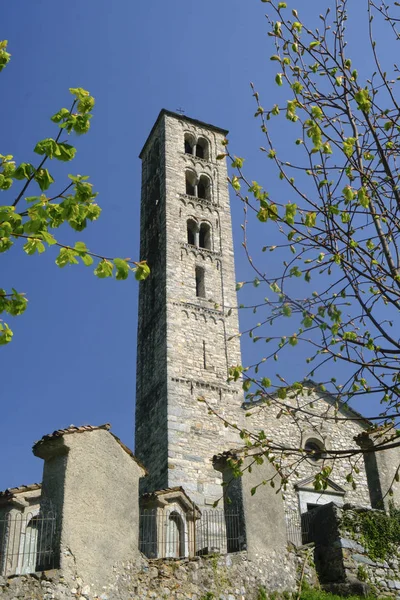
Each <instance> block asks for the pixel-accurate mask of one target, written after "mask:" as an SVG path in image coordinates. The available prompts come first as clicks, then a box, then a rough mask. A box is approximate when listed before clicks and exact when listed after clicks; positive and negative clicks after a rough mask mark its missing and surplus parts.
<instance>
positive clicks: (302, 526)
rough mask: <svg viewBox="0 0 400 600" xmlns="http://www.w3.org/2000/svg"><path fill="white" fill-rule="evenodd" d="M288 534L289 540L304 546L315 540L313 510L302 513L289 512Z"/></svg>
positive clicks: (287, 517)
mask: <svg viewBox="0 0 400 600" xmlns="http://www.w3.org/2000/svg"><path fill="white" fill-rule="evenodd" d="M285 517H286V534H287V539H288V541H289V542H292V544H294V545H295V546H302V545H303V544H309V543H310V542H312V541H313V537H314V536H313V525H312V522H313V511H312V510H310V511H308V512H305V513H302V514H300V513H299V512H297V511H291V512H287V513H286V515H285Z"/></svg>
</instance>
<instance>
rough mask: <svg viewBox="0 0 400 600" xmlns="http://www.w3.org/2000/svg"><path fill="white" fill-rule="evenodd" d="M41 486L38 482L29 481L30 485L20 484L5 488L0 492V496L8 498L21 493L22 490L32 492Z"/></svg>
mask: <svg viewBox="0 0 400 600" xmlns="http://www.w3.org/2000/svg"><path fill="white" fill-rule="evenodd" d="M41 488H42V486H41V484H40V483H31V484H30V485H20V486H18V487H14V488H7V489H6V490H4V492H0V498H10V497H11V496H14V495H15V494H22V493H23V492H25V493H26V492H34V491H35V490H40V489H41Z"/></svg>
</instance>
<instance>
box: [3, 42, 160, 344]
mask: <svg viewBox="0 0 400 600" xmlns="http://www.w3.org/2000/svg"><path fill="white" fill-rule="evenodd" d="M10 56H11V55H10V54H9V53H8V52H7V41H2V42H0V71H2V70H3V69H4V67H6V65H7V64H8V62H9V60H10ZM70 92H71V94H72V96H73V98H74V99H73V102H72V105H71V107H70V108H69V109H68V108H62V109H61V110H59V111H58V112H57V113H55V114H54V115H53V116H52V117H51V120H52V122H53V123H54V124H56V125H58V128H59V132H58V134H57V136H56V138H55V139H53V138H46V139H43V140H41V141H39V142H38V143H37V144H36V146H35V149H34V152H35V153H36V154H38V155H39V156H40V157H42V158H40V159H39V164H38V165H37V166H34V165H32V164H30V163H26V162H21V163H19V164H18V165H17V164H16V162H15V161H14V160H13V156H11V155H7V154H5V155H3V154H0V191H2V192H8V194H7V196H6V198H7V200H8V203H7V201H6V204H4V205H3V206H0V252H8V251H10V249H11V248H12V247H14V245H15V242H16V241H18V240H24V244H23V250H24V251H25V252H26V253H27V254H28V255H33V254H35V253H36V252H37V253H39V254H41V253H42V252H44V251H45V250H46V247H49V246H56V247H58V248H59V252H58V256H57V258H56V261H55V262H56V264H57V265H58V266H59V267H60V268H63V267H65V266H66V265H75V264H78V263H79V259H80V260H81V261H82V263H83V264H84V265H86V266H91V265H94V267H95V268H94V274H95V275H96V276H97V277H99V278H105V277H113V276H114V277H115V278H116V279H117V280H124V279H127V277H128V276H129V273H130V272H133V273H135V277H136V279H137V280H143V279H145V278H146V277H147V276H148V274H149V267H148V266H147V264H146V262H145V261H141V262H135V261H133V260H131V259H130V258H107V257H105V256H102V255H100V254H96V253H94V252H91V251H90V250H88V248H87V247H86V245H85V243H84V242H76V244H75V245H74V247H71V246H68V245H65V244H62V243H60V242H59V241H57V239H56V238H55V237H54V235H53V233H52V232H51V231H52V230H54V229H58V228H59V227H61V226H62V225H63V224H68V225H69V226H70V227H71V228H72V229H74V230H76V231H83V230H84V229H85V228H86V226H87V224H88V222H89V221H95V220H96V219H98V218H99V216H100V213H101V208H100V206H99V205H98V204H97V202H96V197H97V193H96V192H94V191H93V187H92V184H91V183H89V182H88V177H87V176H82V175H69V176H68V177H69V181H68V182H64V184H63V185H60V186H59V188H58V191H57V192H56V191H54V192H53V191H52V192H51V193H50V192H48V190H49V189H50V188H51V189H52V190H53V189H54V188H55V186H56V182H55V180H54V178H53V176H52V175H51V173H50V172H49V169H48V168H47V163H48V161H49V160H53V159H55V160H58V161H63V162H70V161H71V160H73V158H74V157H75V154H76V148H75V147H74V146H73V145H71V144H69V143H67V139H69V136H70V135H71V134H72V133H75V134H77V135H83V134H85V133H87V132H88V131H89V128H90V119H91V118H92V111H93V107H94V104H95V100H94V98H93V97H92V96H91V95H90V94H89V92H88V91H86V90H84V89H82V88H70ZM64 136H65V139H63V138H64ZM20 181H21V182H23V183H22V184H21V189H19V190H18V191H17V192H16V193H13V190H14V188H15V186H16V184H17V183H18V182H20ZM32 188H35V189H32ZM31 189H32V192H31ZM28 193H31V194H32V195H29V196H28V195H27V194H28ZM26 307H27V298H26V297H25V295H24V294H21V293H18V292H17V290H15V289H12V291H6V290H4V289H0V314H1V313H8V314H9V315H11V316H17V315H20V314H22V313H23V312H24V311H25V309H26ZM12 335H13V332H12V330H11V329H10V327H9V326H8V325H7V323H5V322H3V321H1V319H0V345H2V344H7V343H9V342H10V341H11V340H12Z"/></svg>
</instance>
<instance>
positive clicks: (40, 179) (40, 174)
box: [34, 169, 54, 192]
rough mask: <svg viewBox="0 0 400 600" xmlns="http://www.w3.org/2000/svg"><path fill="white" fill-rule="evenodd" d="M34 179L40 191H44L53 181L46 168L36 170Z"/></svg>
mask: <svg viewBox="0 0 400 600" xmlns="http://www.w3.org/2000/svg"><path fill="white" fill-rule="evenodd" d="M34 179H35V181H36V182H37V183H38V185H39V187H40V189H41V190H42V192H44V191H46V190H47V189H48V188H49V187H50V186H51V184H52V183H54V179H53V177H52V176H51V175H50V173H49V172H48V170H47V169H40V170H39V171H36V173H35V176H34Z"/></svg>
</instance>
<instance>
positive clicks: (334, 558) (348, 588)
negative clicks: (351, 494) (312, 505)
mask: <svg viewBox="0 0 400 600" xmlns="http://www.w3.org/2000/svg"><path fill="white" fill-rule="evenodd" d="M365 512H366V510H365V509H364V508H361V507H354V506H351V505H345V506H344V507H339V506H335V505H334V504H329V505H327V506H325V507H322V508H319V509H318V511H316V514H315V517H314V520H313V524H312V529H313V537H314V539H315V563H316V568H317V571H318V576H319V580H320V582H321V584H322V585H323V586H324V587H325V588H326V589H329V590H331V591H333V592H335V593H339V594H347V593H356V594H363V593H368V592H369V591H372V592H373V593H374V594H375V595H377V596H395V597H398V596H399V595H400V593H399V590H400V570H399V556H400V552H399V550H400V549H397V550H396V549H395V548H394V549H393V552H392V551H391V552H389V553H388V555H387V556H386V557H385V559H381V560H377V559H372V558H371V556H370V555H369V554H368V549H367V548H366V542H365V541H364V540H363V536H362V533H361V531H360V526H359V516H360V514H363V513H365ZM378 512H379V511H368V513H369V514H370V515H372V517H373V515H374V513H378ZM381 514H382V513H381ZM378 516H379V515H378Z"/></svg>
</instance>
